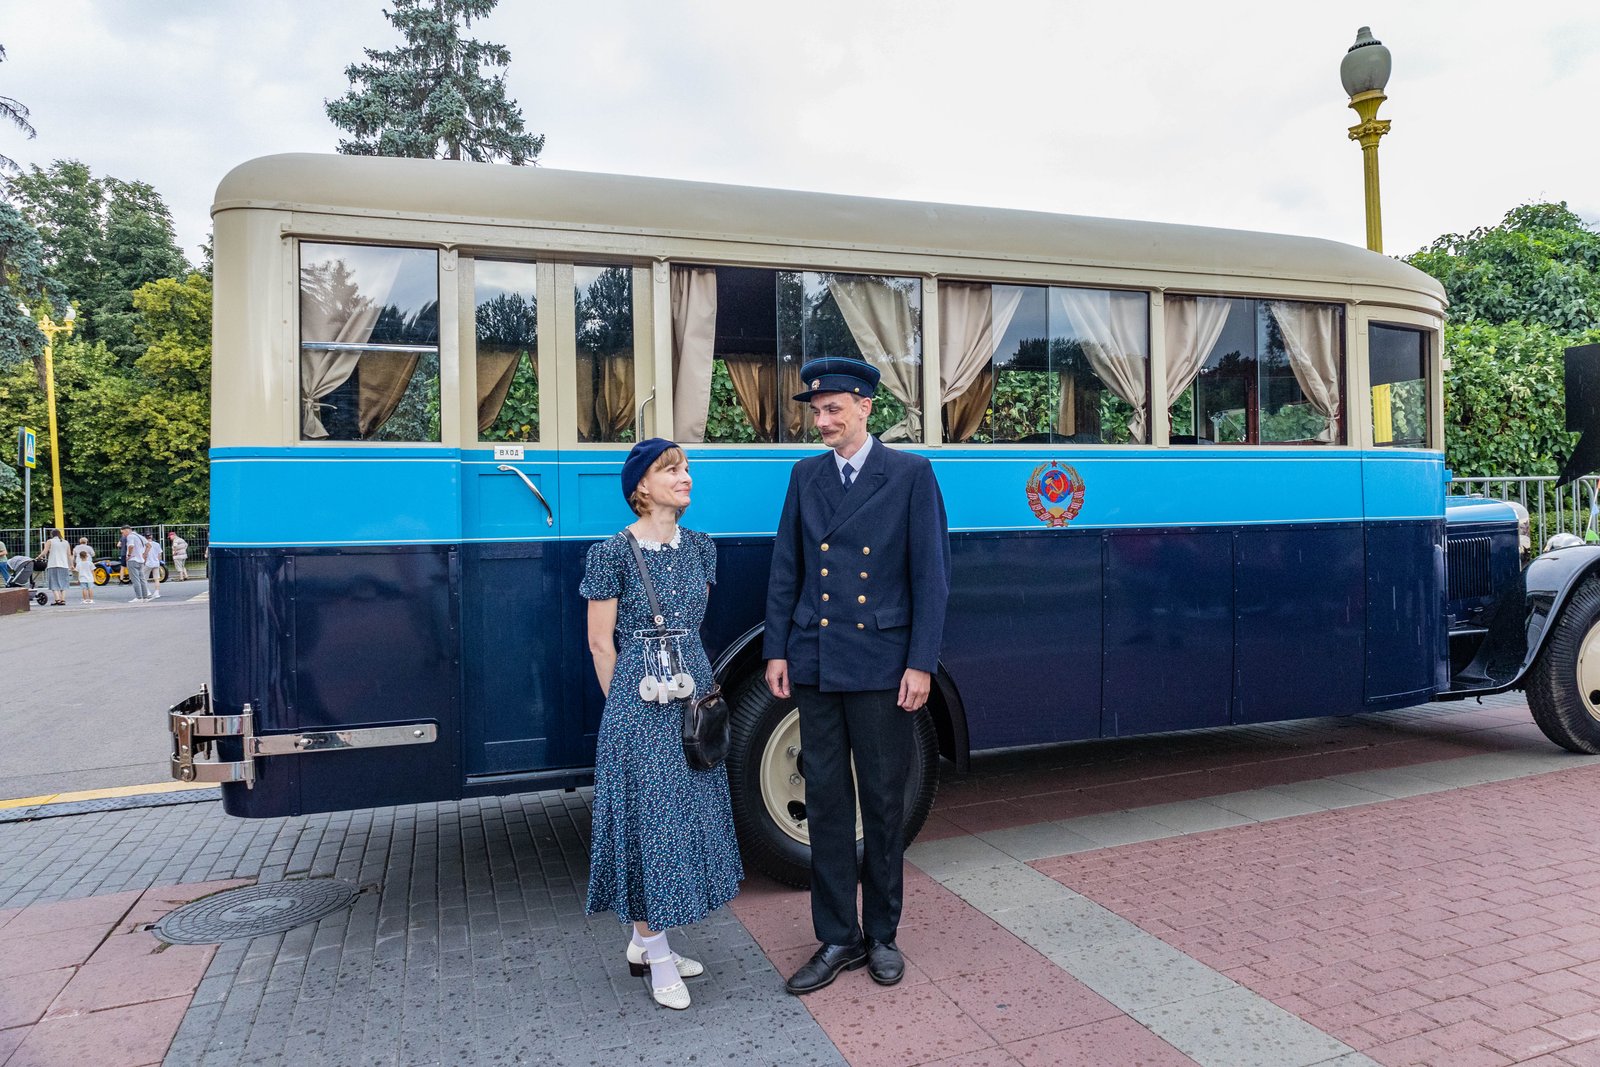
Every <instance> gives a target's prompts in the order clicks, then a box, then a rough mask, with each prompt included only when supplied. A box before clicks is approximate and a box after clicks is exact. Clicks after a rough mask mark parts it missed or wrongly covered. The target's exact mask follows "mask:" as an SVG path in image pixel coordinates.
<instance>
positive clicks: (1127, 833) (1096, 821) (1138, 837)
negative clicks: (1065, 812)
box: [1063, 811, 1172, 848]
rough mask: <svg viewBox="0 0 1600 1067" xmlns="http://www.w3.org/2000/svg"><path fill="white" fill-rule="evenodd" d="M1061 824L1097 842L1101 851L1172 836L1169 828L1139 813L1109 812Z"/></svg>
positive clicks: (1081, 817)
mask: <svg viewBox="0 0 1600 1067" xmlns="http://www.w3.org/2000/svg"><path fill="white" fill-rule="evenodd" d="M1063 822H1064V825H1065V826H1066V827H1067V828H1068V829H1070V830H1071V831H1072V832H1073V833H1075V834H1080V835H1082V836H1084V837H1087V838H1088V839H1089V840H1091V841H1097V842H1099V843H1100V845H1101V847H1104V848H1110V847H1113V846H1116V845H1133V844H1137V843H1138V842H1140V841H1156V840H1159V839H1161V838H1163V837H1171V836H1172V827H1170V826H1167V825H1164V824H1163V823H1159V822H1157V821H1156V820H1155V819H1152V818H1150V817H1149V816H1148V815H1145V814H1144V813H1143V812H1140V811H1109V812H1106V813H1105V814H1103V815H1082V816H1079V817H1078V818H1076V819H1066V820H1063Z"/></svg>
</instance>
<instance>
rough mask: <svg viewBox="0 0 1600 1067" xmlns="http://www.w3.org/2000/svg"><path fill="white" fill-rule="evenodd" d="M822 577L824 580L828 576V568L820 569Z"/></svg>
mask: <svg viewBox="0 0 1600 1067" xmlns="http://www.w3.org/2000/svg"><path fill="white" fill-rule="evenodd" d="M822 576H823V577H824V578H826V577H827V576H828V568H826V567H824V568H822Z"/></svg>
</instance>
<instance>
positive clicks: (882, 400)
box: [672, 267, 922, 442]
mask: <svg viewBox="0 0 1600 1067" xmlns="http://www.w3.org/2000/svg"><path fill="white" fill-rule="evenodd" d="M672 337H673V346H672V362H673V380H674V386H673V388H674V394H673V426H674V432H675V433H676V434H677V436H678V439H679V440H680V441H685V442H695V441H711V442H754V441H778V442H787V441H808V440H815V435H814V433H813V432H812V430H811V427H810V420H809V419H807V417H806V414H805V409H804V408H803V407H801V406H800V405H797V404H794V403H792V402H790V400H789V398H790V397H791V396H793V395H794V394H795V393H798V392H800V391H801V389H802V388H804V387H803V386H802V384H801V382H800V365H801V364H802V363H804V362H805V361H806V360H808V359H815V358H817V357H818V356H850V357H852V358H855V359H865V360H868V361H870V362H871V363H872V364H874V365H875V366H876V367H878V369H879V370H880V371H881V372H882V375H883V378H882V381H881V384H880V386H879V389H878V396H877V399H876V401H875V402H874V404H873V408H872V417H871V418H870V419H869V421H868V426H869V427H870V428H871V430H872V432H873V433H875V434H877V435H879V436H880V437H882V438H883V439H884V440H885V441H921V440H922V419H921V412H922V283H921V280H920V279H917V278H896V277H885V276H882V275H870V274H840V273H832V272H821V271H776V270H759V269H754V268H746V267H674V268H673V269H672Z"/></svg>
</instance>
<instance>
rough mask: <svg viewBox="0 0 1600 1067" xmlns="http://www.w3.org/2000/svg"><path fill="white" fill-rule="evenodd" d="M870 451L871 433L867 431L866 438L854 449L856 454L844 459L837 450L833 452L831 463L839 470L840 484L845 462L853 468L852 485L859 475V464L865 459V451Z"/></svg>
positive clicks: (842, 479)
mask: <svg viewBox="0 0 1600 1067" xmlns="http://www.w3.org/2000/svg"><path fill="white" fill-rule="evenodd" d="M871 451H872V435H871V434H870V433H869V434H867V439H866V440H865V441H863V442H862V444H861V447H860V448H859V449H857V450H856V454H855V455H853V456H851V457H850V458H849V459H845V458H844V457H843V456H841V455H839V453H837V452H835V453H834V454H833V465H834V467H835V469H837V470H838V472H839V482H840V484H841V485H842V484H843V483H844V467H845V464H846V463H848V464H849V465H850V466H852V467H854V468H855V474H854V475H852V476H851V478H850V484H851V485H854V484H855V480H856V479H857V478H859V477H861V465H862V464H863V463H865V462H866V461H867V453H868V452H871Z"/></svg>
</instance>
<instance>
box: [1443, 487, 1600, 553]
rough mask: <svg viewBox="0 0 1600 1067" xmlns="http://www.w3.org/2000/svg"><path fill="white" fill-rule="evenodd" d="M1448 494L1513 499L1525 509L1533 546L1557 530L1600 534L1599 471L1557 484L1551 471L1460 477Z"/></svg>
mask: <svg viewBox="0 0 1600 1067" xmlns="http://www.w3.org/2000/svg"><path fill="white" fill-rule="evenodd" d="M1450 495H1451V496H1484V497H1492V498H1493V499H1495V500H1514V501H1516V502H1517V503H1519V504H1521V505H1522V506H1523V507H1525V508H1527V509H1528V526H1529V530H1528V535H1529V538H1530V540H1531V541H1532V542H1533V550H1534V551H1535V552H1538V551H1539V549H1541V548H1542V547H1544V543H1545V542H1546V541H1548V540H1550V538H1552V537H1554V536H1555V535H1556V534H1558V533H1570V534H1577V535H1578V536H1579V537H1582V536H1584V535H1585V534H1586V533H1588V532H1589V531H1590V530H1594V531H1595V533H1596V534H1597V535H1600V475H1595V474H1586V475H1584V476H1583V477H1582V478H1579V479H1578V480H1577V481H1576V482H1568V483H1566V484H1565V485H1557V484H1556V479H1555V476H1554V475H1542V476H1525V477H1494V478H1461V477H1457V478H1455V479H1454V480H1452V481H1451V483H1450Z"/></svg>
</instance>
